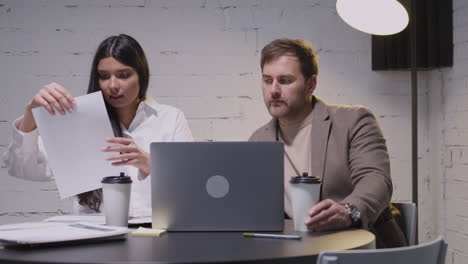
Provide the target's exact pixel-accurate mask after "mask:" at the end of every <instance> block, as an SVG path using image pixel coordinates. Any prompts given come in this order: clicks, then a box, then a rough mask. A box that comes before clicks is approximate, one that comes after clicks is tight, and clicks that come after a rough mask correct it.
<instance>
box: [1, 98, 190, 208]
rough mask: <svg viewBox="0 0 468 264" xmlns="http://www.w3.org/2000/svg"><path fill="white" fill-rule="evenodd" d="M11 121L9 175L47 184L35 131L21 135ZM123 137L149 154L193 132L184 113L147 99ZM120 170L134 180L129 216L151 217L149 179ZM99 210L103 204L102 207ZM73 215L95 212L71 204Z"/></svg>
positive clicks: (44, 155)
mask: <svg viewBox="0 0 468 264" xmlns="http://www.w3.org/2000/svg"><path fill="white" fill-rule="evenodd" d="M21 119H22V117H21V118H18V119H17V120H15V121H14V122H13V134H12V140H11V144H10V146H9V148H8V150H7V152H6V153H5V154H4V156H3V160H4V162H5V164H6V165H7V168H8V172H9V174H10V175H11V176H14V177H18V178H22V179H26V180H31V181H50V180H53V174H52V172H51V170H50V168H49V166H48V164H47V153H46V151H45V149H44V145H43V142H42V139H41V137H40V135H39V133H38V131H37V129H36V130H34V131H32V132H30V133H24V132H21V131H19V130H18V125H19V123H20V122H21ZM121 127H122V132H123V135H124V137H126V138H131V139H133V141H134V142H135V143H136V144H137V145H138V147H140V148H141V149H142V150H143V151H145V152H148V153H149V151H150V150H149V149H150V143H151V142H172V141H193V137H192V133H191V131H190V128H189V126H188V123H187V120H186V119H185V116H184V114H183V113H182V111H180V110H179V109H177V108H175V107H172V106H168V105H163V104H158V103H156V102H155V101H154V100H153V99H152V98H149V97H148V98H147V99H146V100H145V101H143V102H141V103H140V104H139V106H138V109H137V112H136V115H135V118H134V119H133V121H132V123H131V124H130V126H129V128H128V129H126V128H125V127H124V126H122V125H121ZM122 171H123V172H125V173H126V174H127V175H128V176H130V177H131V178H132V180H133V183H132V191H131V198H130V212H129V213H130V216H151V177H150V176H148V177H146V178H145V177H144V176H143V175H142V174H141V173H140V172H139V169H138V168H135V167H133V166H123V167H122ZM100 208H101V210H102V209H103V204H101V207H100ZM73 213H75V214H88V213H93V214H95V213H96V212H95V211H93V210H91V209H89V208H88V207H87V206H83V205H80V204H78V201H77V199H75V201H74V205H73Z"/></svg>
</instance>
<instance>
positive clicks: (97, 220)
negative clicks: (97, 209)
mask: <svg viewBox="0 0 468 264" xmlns="http://www.w3.org/2000/svg"><path fill="white" fill-rule="evenodd" d="M44 221H45V222H54V223H75V222H87V223H93V224H97V225H104V224H105V223H106V218H105V217H104V215H103V214H86V215H71V214H67V215H57V216H52V217H49V218H46V219H45V220H44ZM148 223H151V216H139V217H136V216H129V217H128V224H129V225H139V224H148Z"/></svg>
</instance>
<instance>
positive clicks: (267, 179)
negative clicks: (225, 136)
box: [150, 142, 284, 231]
mask: <svg viewBox="0 0 468 264" xmlns="http://www.w3.org/2000/svg"><path fill="white" fill-rule="evenodd" d="M150 153H151V196H152V225H153V228H163V229H167V230H168V231H281V230H282V229H283V219H284V218H283V217H284V201H283V199H284V198H283V192H284V183H283V173H284V168H283V166H284V160H283V158H284V157H283V156H284V155H283V153H284V149H283V144H282V143H280V142H164V143H162V142H161V143H160V142H155V143H151V146H150Z"/></svg>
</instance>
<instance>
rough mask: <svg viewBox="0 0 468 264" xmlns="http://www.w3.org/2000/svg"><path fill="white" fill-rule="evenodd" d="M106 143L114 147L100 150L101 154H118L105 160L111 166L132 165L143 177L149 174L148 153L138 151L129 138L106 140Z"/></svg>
mask: <svg viewBox="0 0 468 264" xmlns="http://www.w3.org/2000/svg"><path fill="white" fill-rule="evenodd" d="M107 142H109V143H114V144H115V145H111V146H107V147H104V148H102V151H103V152H119V154H117V155H114V156H110V157H108V158H107V160H110V161H114V162H112V165H113V166H124V165H132V166H134V167H137V168H138V169H140V171H141V172H142V173H143V175H144V176H148V175H149V174H150V162H149V158H150V155H149V153H147V152H145V151H143V150H142V149H140V148H139V147H138V146H137V145H136V144H135V142H133V140H132V139H130V138H123V137H113V138H108V139H107Z"/></svg>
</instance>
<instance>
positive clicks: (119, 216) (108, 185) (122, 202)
mask: <svg viewBox="0 0 468 264" xmlns="http://www.w3.org/2000/svg"><path fill="white" fill-rule="evenodd" d="M101 183H102V194H103V200H104V215H105V217H106V225H110V226H124V227H127V226H128V210H129V207H130V190H131V187H132V179H131V178H130V177H128V176H125V174H124V173H123V172H121V173H120V176H109V177H104V178H103V179H102V181H101Z"/></svg>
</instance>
